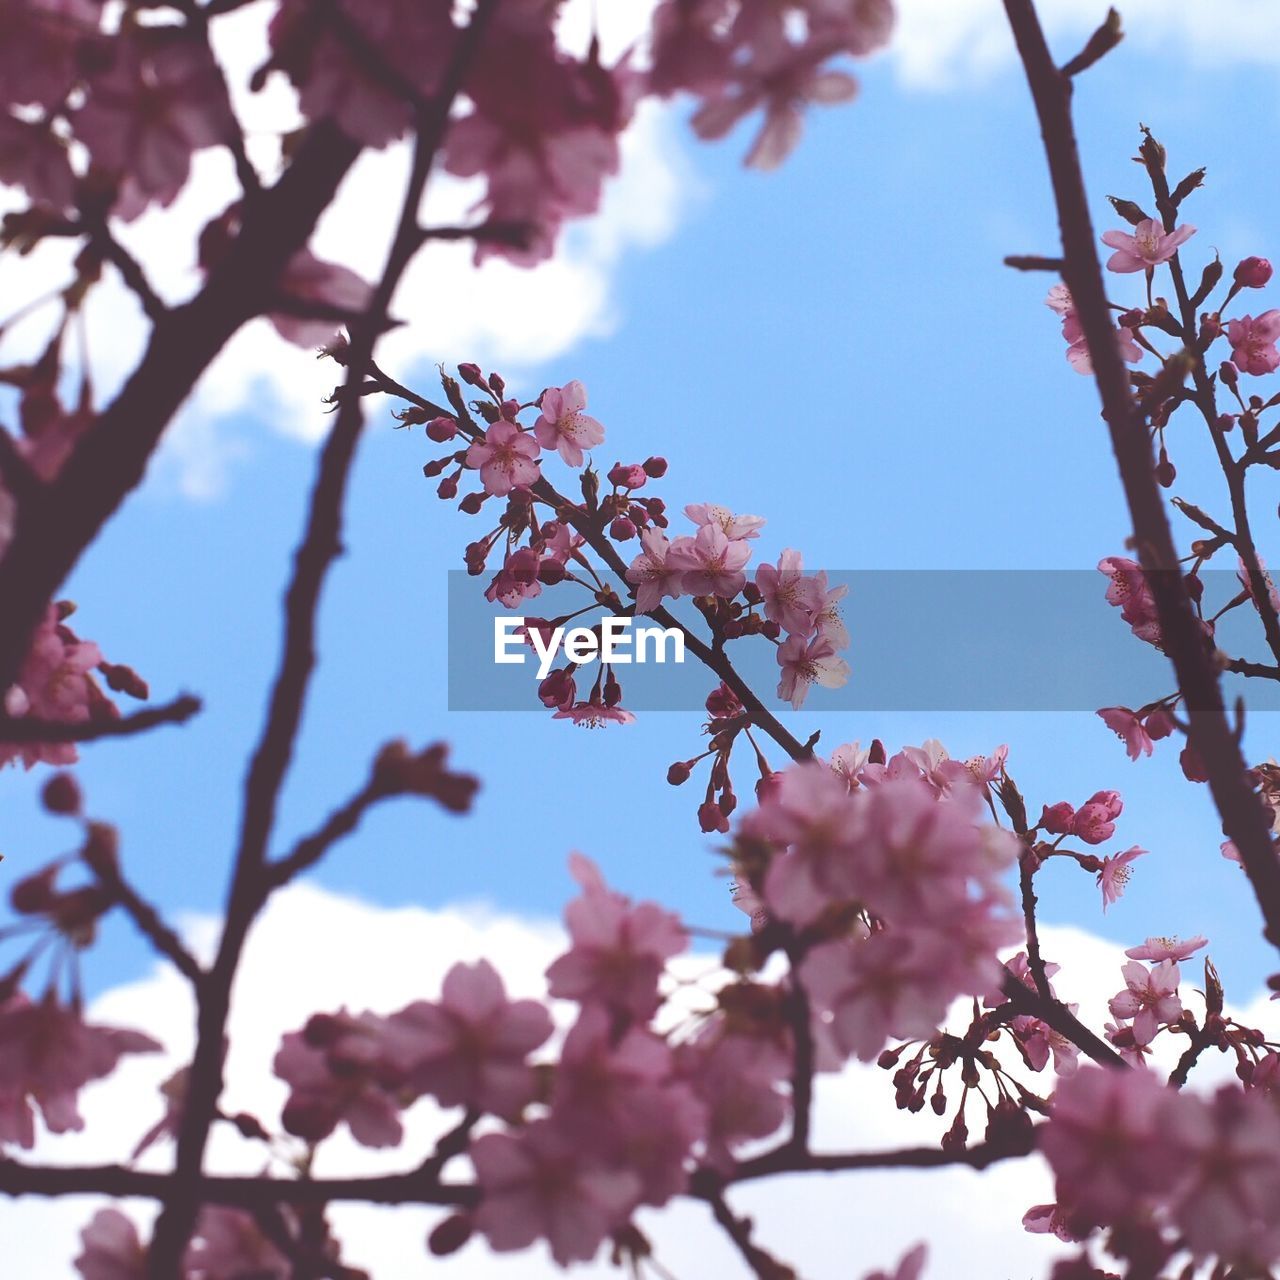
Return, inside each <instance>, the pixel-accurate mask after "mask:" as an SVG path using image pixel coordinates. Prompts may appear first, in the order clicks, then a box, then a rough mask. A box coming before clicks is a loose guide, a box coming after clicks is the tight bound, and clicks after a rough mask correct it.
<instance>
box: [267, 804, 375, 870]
mask: <svg viewBox="0 0 1280 1280" xmlns="http://www.w3.org/2000/svg"><path fill="white" fill-rule="evenodd" d="M388 794H389V793H388V792H387V791H386V790H385V789H383V788H381V787H378V786H375V785H374V783H372V782H370V783H369V784H368V785H367V786H365V787H364V788H363V789H362V790H361V791H358V792H357V793H356V794H355V795H354V796H352V797H351V799H350V800H348V801H347V803H346V804H344V805H343V806H342V807H341V808H340V809H335V810H334V811H333V813H331V814H330V815H329V817H328V818H327V819H326V820H325V823H324V825H323V826H322V827H321V828H320V829H319V830H318V831H316V832H314V833H313V834H312V835H309V836H307V837H306V838H305V839H303V840H299V841H298V843H297V844H296V845H295V846H294V847H293V849H292V850H291V851H290V852H289V853H287V854H286V855H285V856H284V857H282V858H280V859H278V860H277V861H276V862H272V863H269V864H268V867H267V882H268V883H269V884H270V885H271V887H272V888H278V887H279V886H281V885H284V884H288V883H289V881H290V880H292V879H294V877H296V876H299V875H301V874H302V873H303V872H304V871H306V870H308V869H309V868H311V867H313V866H315V864H316V863H317V862H319V861H320V859H321V858H323V857H324V856H325V854H326V853H328V852H329V850H330V849H331V848H332V847H333V846H334V845H335V844H337V842H338V841H339V840H341V839H342V838H343V837H344V836H348V835H350V834H351V833H352V832H353V831H354V830H355V829H356V827H357V826H358V825H359V823H360V819H361V818H363V817H364V815H365V813H366V812H367V811H368V809H369V807H370V806H371V805H373V804H375V803H376V802H377V801H378V800H380V799H383V798H384V797H386V796H387V795H388Z"/></svg>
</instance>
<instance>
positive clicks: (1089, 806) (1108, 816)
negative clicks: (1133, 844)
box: [1071, 791, 1124, 844]
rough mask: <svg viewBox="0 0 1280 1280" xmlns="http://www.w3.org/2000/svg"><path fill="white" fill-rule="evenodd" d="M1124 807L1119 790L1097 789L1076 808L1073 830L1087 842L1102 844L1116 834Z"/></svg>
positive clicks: (1072, 823)
mask: <svg viewBox="0 0 1280 1280" xmlns="http://www.w3.org/2000/svg"><path fill="white" fill-rule="evenodd" d="M1123 808H1124V802H1123V801H1122V800H1121V799H1120V793H1119V792H1118V791H1095V792H1094V793H1093V795H1091V796H1090V797H1089V798H1088V800H1086V801H1085V802H1084V804H1082V805H1081V806H1080V808H1079V809H1077V810H1076V812H1075V817H1074V818H1073V819H1072V822H1071V830H1072V832H1073V834H1075V835H1077V836H1079V837H1080V839H1081V840H1083V841H1084V842H1085V844H1102V843H1104V842H1105V841H1107V840H1110V839H1111V837H1112V836H1113V835H1114V834H1115V830H1116V819H1117V818H1118V817H1119V816H1120V813H1121V810H1123Z"/></svg>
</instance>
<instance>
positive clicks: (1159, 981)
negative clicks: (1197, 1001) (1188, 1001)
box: [1108, 960, 1182, 1044]
mask: <svg viewBox="0 0 1280 1280" xmlns="http://www.w3.org/2000/svg"><path fill="white" fill-rule="evenodd" d="M1121 972H1122V973H1123V974H1124V981H1125V989H1124V990H1123V991H1122V992H1120V994H1119V995H1116V996H1112V997H1111V1001H1110V1003H1109V1005H1108V1008H1110V1010H1111V1013H1112V1016H1113V1017H1116V1018H1121V1019H1124V1020H1125V1021H1129V1020H1132V1022H1133V1038H1134V1040H1135V1041H1136V1042H1137V1043H1138V1044H1150V1043H1151V1041H1152V1040H1154V1039H1155V1035H1156V1032H1157V1031H1158V1030H1159V1029H1160V1028H1161V1027H1162V1026H1167V1025H1169V1024H1170V1023H1172V1022H1176V1021H1177V1019H1178V1018H1179V1017H1181V1016H1182V1001H1181V1000H1180V999H1179V998H1178V983H1179V982H1180V981H1181V974H1180V973H1179V972H1178V966H1177V964H1176V963H1175V962H1174V961H1173V960H1162V961H1160V963H1159V964H1157V965H1155V966H1154V967H1153V968H1151V969H1148V968H1147V967H1146V966H1145V965H1144V964H1143V963H1142V962H1141V961H1140V960H1130V961H1129V962H1128V964H1126V965H1124V966H1122V968H1121Z"/></svg>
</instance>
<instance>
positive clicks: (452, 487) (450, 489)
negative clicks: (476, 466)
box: [436, 476, 458, 502]
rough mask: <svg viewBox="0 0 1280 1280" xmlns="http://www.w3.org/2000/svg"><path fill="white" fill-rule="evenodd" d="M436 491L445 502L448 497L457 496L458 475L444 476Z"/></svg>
mask: <svg viewBox="0 0 1280 1280" xmlns="http://www.w3.org/2000/svg"><path fill="white" fill-rule="evenodd" d="M436 493H437V495H438V496H439V497H441V498H443V499H444V500H445V501H446V502H447V501H448V500H449V499H450V498H456V497H457V496H458V477H457V476H445V478H444V479H443V480H441V481H440V487H439V488H438V489H437V490H436Z"/></svg>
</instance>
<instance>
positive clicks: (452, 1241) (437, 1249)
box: [427, 374, 497, 1258]
mask: <svg viewBox="0 0 1280 1280" xmlns="http://www.w3.org/2000/svg"><path fill="white" fill-rule="evenodd" d="M494 376H495V377H496V376H497V375H496V374H495V375H494ZM472 1230H473V1227H472V1223H471V1215H470V1214H466V1213H454V1214H450V1215H449V1217H447V1218H446V1219H445V1220H444V1221H443V1222H440V1223H437V1224H436V1226H435V1227H434V1228H433V1229H432V1232H431V1234H430V1235H429V1236H428V1237H427V1248H428V1249H430V1250H431V1252H432V1253H433V1254H434V1255H435V1256H436V1257H437V1258H447V1257H448V1256H449V1255H450V1254H451V1253H457V1252H458V1250H459V1249H461V1248H462V1246H463V1245H464V1244H466V1243H467V1241H468V1240H470V1239H471V1232H472Z"/></svg>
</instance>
